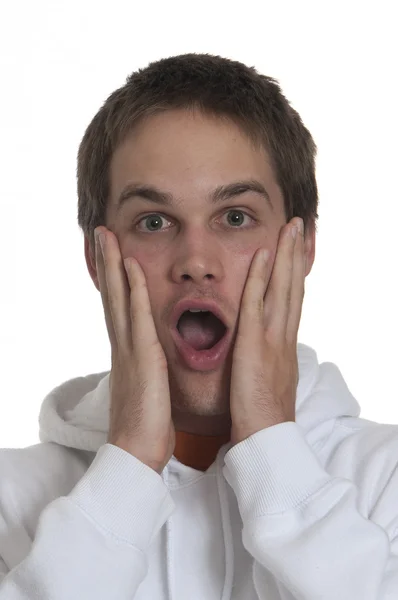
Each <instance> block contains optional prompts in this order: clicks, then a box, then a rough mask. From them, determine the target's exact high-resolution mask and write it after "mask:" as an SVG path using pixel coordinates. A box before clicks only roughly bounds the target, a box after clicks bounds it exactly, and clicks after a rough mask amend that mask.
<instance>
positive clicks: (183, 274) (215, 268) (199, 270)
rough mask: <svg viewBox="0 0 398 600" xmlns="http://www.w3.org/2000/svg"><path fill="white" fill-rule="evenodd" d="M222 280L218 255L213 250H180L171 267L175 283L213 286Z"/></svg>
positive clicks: (221, 268)
mask: <svg viewBox="0 0 398 600" xmlns="http://www.w3.org/2000/svg"><path fill="white" fill-rule="evenodd" d="M222 278H223V267H222V264H221V261H220V255H219V253H217V251H216V250H215V249H211V248H209V247H208V248H206V249H203V247H202V249H199V248H187V247H186V246H185V248H181V250H180V253H179V255H178V256H177V257H176V259H175V261H174V264H173V267H172V279H173V281H174V282H175V283H183V282H184V281H189V282H191V283H194V284H196V285H198V286H201V285H202V286H203V285H204V284H214V283H216V282H219V281H221V280H222Z"/></svg>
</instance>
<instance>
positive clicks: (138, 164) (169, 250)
mask: <svg viewBox="0 0 398 600" xmlns="http://www.w3.org/2000/svg"><path fill="white" fill-rule="evenodd" d="M110 180H111V189H110V199H109V204H108V210H107V220H106V224H105V225H106V227H108V228H109V229H110V230H112V231H113V233H114V234H115V235H116V237H117V238H118V241H119V245H120V249H121V252H122V256H123V258H125V257H127V256H133V257H134V258H135V259H137V260H138V262H139V263H140V265H141V267H142V269H143V271H144V273H145V276H146V281H147V286H148V292H149V298H150V302H151V307H152V314H153V318H154V322H155V326H156V330H157V333H158V337H159V340H160V343H161V345H162V347H163V349H164V352H165V355H166V358H167V361H168V367H169V381H170V392H171V399H172V408H173V412H174V415H175V419H178V418H181V419H184V418H186V419H190V418H191V419H192V418H194V419H196V420H198V419H199V420H200V419H202V420H204V421H206V422H207V424H208V423H209V422H210V420H212V422H213V423H216V422H220V421H222V420H224V421H225V420H228V419H229V380H230V374H231V366H232V353H233V346H234V340H235V336H236V331H237V327H238V320H239V311H240V305H241V299H242V294H243V290H244V285H245V282H246V278H247V275H248V271H249V267H250V264H251V261H252V259H253V256H254V254H255V252H256V250H257V249H258V248H259V247H260V246H261V247H266V248H268V249H269V250H270V251H271V262H272V263H273V261H274V259H275V254H276V249H277V242H278V236H279V232H280V229H281V227H282V226H283V225H284V224H285V223H286V217H285V212H284V204H283V198H282V193H281V190H280V189H279V187H278V185H277V183H276V180H275V177H274V174H273V171H272V169H271V166H270V162H269V157H268V155H267V153H266V152H265V150H259V149H255V148H254V147H253V145H252V144H251V143H250V141H249V140H248V138H247V137H246V136H245V134H244V133H243V132H242V131H241V130H240V128H239V127H237V126H236V125H235V124H233V123H231V122H227V121H223V120H220V119H215V118H211V117H208V116H204V115H203V114H200V113H192V112H187V111H184V110H178V111H177V110H175V111H167V112H165V113H163V114H158V115H155V116H152V117H150V118H148V119H147V120H146V121H144V122H142V123H141V124H140V125H138V126H137V127H136V128H135V129H134V133H133V135H131V136H130V137H129V138H127V139H126V141H125V142H124V143H123V144H122V145H120V146H119V148H118V149H117V150H116V151H115V153H114V156H113V159H112V163H111V169H110ZM246 180H251V181H253V180H256V181H257V182H259V183H260V184H261V185H262V186H263V187H264V188H265V190H266V192H267V193H268V196H269V200H267V199H266V198H265V197H264V195H262V194H261V193H259V192H257V191H252V190H246V191H244V188H241V193H239V194H235V195H234V196H232V197H229V198H226V199H224V200H219V201H217V202H216V203H214V202H211V200H210V199H211V196H212V193H213V191H214V190H215V189H216V188H217V187H219V186H226V185H229V184H232V183H234V182H237V181H246ZM132 183H134V184H138V183H139V184H140V185H145V186H150V187H154V188H156V189H157V190H158V191H161V192H167V194H169V195H170V197H171V199H172V203H171V204H169V205H164V204H159V203H156V202H154V201H151V200H149V199H147V198H144V197H140V196H137V195H136V196H132V197H130V198H129V199H128V200H126V201H125V202H124V203H123V204H122V205H121V206H120V207H119V206H118V199H119V197H120V195H121V193H122V191H123V190H124V188H125V187H126V186H127V184H132ZM94 264H95V263H94ZM93 278H94V277H93ZM97 287H98V285H97ZM193 296H194V297H195V298H200V299H203V300H209V299H210V300H212V301H214V302H216V303H217V304H218V305H219V307H220V308H221V309H222V311H223V313H224V315H226V317H227V319H228V324H229V325H230V327H231V328H232V331H233V336H232V342H231V345H230V348H229V351H228V355H227V360H226V361H225V362H224V364H223V365H222V366H221V367H220V368H218V369H216V370H214V371H207V372H199V371H195V370H192V369H189V368H187V367H186V366H185V365H184V364H182V362H181V360H180V359H179V357H178V353H177V349H176V347H175V343H174V341H173V338H172V337H171V333H170V325H169V323H170V316H171V312H172V310H173V308H174V306H175V304H176V303H177V302H178V301H180V300H181V299H183V298H185V297H193ZM184 415H185V417H184ZM188 429H189V428H187V430H188ZM216 429H217V427H215V430H216ZM206 431H207V432H210V431H211V428H209V427H208V426H207V428H206Z"/></svg>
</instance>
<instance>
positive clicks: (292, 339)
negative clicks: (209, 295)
mask: <svg viewBox="0 0 398 600" xmlns="http://www.w3.org/2000/svg"><path fill="white" fill-rule="evenodd" d="M298 224H301V225H302V220H301V219H299V218H297V217H295V218H294V219H292V221H290V223H288V224H287V225H285V226H284V227H283V228H282V230H281V233H280V236H279V243H278V249H277V254H276V258H275V263H274V267H273V270H272V278H271V280H270V277H271V268H270V264H269V262H268V261H269V253H268V257H267V260H264V259H263V258H262V251H263V249H262V248H260V249H259V250H258V251H257V253H256V254H255V256H254V258H253V261H252V264H251V267H250V271H249V274H248V278H247V280H246V285H245V289H244V292H243V297H242V303H241V312H240V317H239V326H238V333H237V337H236V343H235V347H234V353H233V362H232V373H231V395H230V410H231V419H232V428H231V443H232V445H235V444H238V443H239V442H241V441H243V440H245V439H246V438H248V437H249V436H251V435H253V434H254V433H257V432H258V431H260V430H262V429H265V428H266V427H271V426H272V425H276V424H278V423H283V422H286V421H295V412H296V411H295V408H296V390H297V385H298V362H297V336H298V328H299V324H300V318H301V310H302V304H303V299H304V282H305V260H304V235H303V233H302V232H301V231H300V230H299V231H298V232H297V236H296V238H295V239H294V238H293V236H292V230H293V229H294V226H295V225H296V226H297V225H298Z"/></svg>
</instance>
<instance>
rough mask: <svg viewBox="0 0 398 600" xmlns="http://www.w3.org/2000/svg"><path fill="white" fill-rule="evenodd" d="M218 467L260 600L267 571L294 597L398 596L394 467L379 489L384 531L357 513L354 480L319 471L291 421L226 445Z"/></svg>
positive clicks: (373, 599)
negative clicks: (236, 514) (232, 500)
mask: <svg viewBox="0 0 398 600" xmlns="http://www.w3.org/2000/svg"><path fill="white" fill-rule="evenodd" d="M396 462H397V463H398V456H397V461H396ZM248 465H250V468H248ZM223 472H224V475H225V478H226V479H227V481H228V483H229V484H230V486H231V487H232V489H233V490H234V492H235V495H236V497H237V501H238V505H239V510H240V514H241V517H242V521H243V532H242V541H243V545H244V546H245V548H246V550H247V551H248V552H249V553H250V554H251V555H252V556H253V557H254V559H255V561H256V562H255V566H254V571H253V578H254V585H255V589H256V591H257V594H258V596H259V599H261V600H267V599H268V592H267V576H268V577H269V575H267V573H268V574H269V573H271V574H272V575H273V576H274V577H275V578H276V579H277V581H278V582H279V584H280V585H281V586H282V587H283V588H284V589H285V590H288V591H289V592H290V593H291V594H292V598H294V599H295V600H320V599H321V598H322V600H336V598H338V599H339V600H354V599H355V600H357V599H358V600H359V599H361V600H393V599H394V600H395V599H396V598H398V469H397V468H395V469H394V470H393V472H392V475H391V477H389V479H388V483H387V484H386V486H385V488H384V489H383V490H381V492H380V494H379V501H378V504H379V505H380V504H382V505H383V507H384V509H383V512H384V515H383V522H384V523H388V524H389V526H388V527H387V528H383V527H381V526H380V525H378V524H377V523H375V522H373V521H371V520H369V519H367V518H365V517H364V516H362V515H361V514H360V512H359V510H358V503H357V500H358V489H357V487H356V485H355V484H354V483H353V482H352V481H349V480H348V479H343V478H339V477H333V476H331V475H330V474H329V473H327V472H326V471H325V470H324V469H323V467H322V466H321V465H320V463H319V461H318V459H317V457H316V455H315V454H314V452H313V451H312V449H311V447H310V446H309V445H308V443H307V442H306V440H305V437H304V435H303V434H302V432H301V430H300V429H299V427H298V426H297V424H296V423H294V422H287V423H281V424H278V425H275V426H273V427H269V428H267V429H264V430H262V431H259V432H257V433H256V434H254V435H252V436H250V437H249V438H247V439H246V440H244V441H243V442H240V443H239V444H237V445H236V446H234V447H233V448H231V449H230V450H229V451H228V453H227V454H226V456H225V466H224V469H223ZM264 567H265V569H264ZM283 597H284V598H285V596H283ZM289 598H290V595H289Z"/></svg>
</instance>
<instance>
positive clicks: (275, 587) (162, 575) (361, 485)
mask: <svg viewBox="0 0 398 600" xmlns="http://www.w3.org/2000/svg"><path fill="white" fill-rule="evenodd" d="M298 358H299V375H300V381H299V385H298V390H297V401H296V422H295V423H293V422H289V423H282V424H279V425H275V426H273V427H270V428H267V429H264V430H262V431H259V432H258V433H256V434H255V435H253V436H251V437H249V438H248V439H246V440H245V441H243V442H241V443H239V444H237V445H236V446H234V447H232V448H231V445H230V444H226V445H224V446H222V448H221V449H220V451H219V453H218V456H217V459H216V460H215V462H214V463H213V464H212V465H211V467H210V468H209V469H208V470H207V471H205V472H202V471H197V470H195V469H193V468H191V467H188V466H185V465H183V464H181V463H180V462H179V461H178V460H177V459H176V458H175V457H174V456H173V457H172V458H171V460H170V462H169V463H168V465H167V466H166V467H165V469H164V471H163V472H162V475H158V474H157V473H156V472H155V471H153V470H152V469H150V468H149V467H147V466H146V465H144V464H142V463H141V462H140V461H139V460H138V459H136V458H135V457H133V456H131V455H130V454H128V453H127V452H125V451H123V450H121V449H119V448H117V447H116V446H113V445H111V444H107V443H106V433H107V429H108V422H109V421H108V410H109V372H106V373H98V374H93V375H89V376H87V377H79V378H76V379H73V380H71V381H68V382H66V383H63V384H62V385H60V386H59V387H57V388H56V389H55V390H53V391H52V392H51V393H50V394H49V395H48V396H47V397H46V398H45V400H44V402H43V405H42V409H41V412H40V417H39V422H40V440H41V442H42V443H40V444H37V445H34V446H31V447H28V448H23V449H4V450H1V451H0V600H27V599H29V600H31V599H40V600H133V599H134V600H293V599H294V600H397V598H398V469H397V464H398V425H381V424H377V423H373V422H370V421H366V420H364V419H360V418H358V417H359V414H360V407H359V405H358V403H357V402H356V400H355V399H354V398H353V396H352V395H351V393H350V392H349V390H348V388H347V386H346V384H345V382H344V380H343V378H342V376H341V374H340V371H339V370H338V368H337V367H336V366H335V365H333V364H332V363H323V364H319V363H318V360H317V356H316V353H315V352H314V350H312V349H311V348H309V347H308V346H304V345H302V344H299V345H298Z"/></svg>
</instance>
